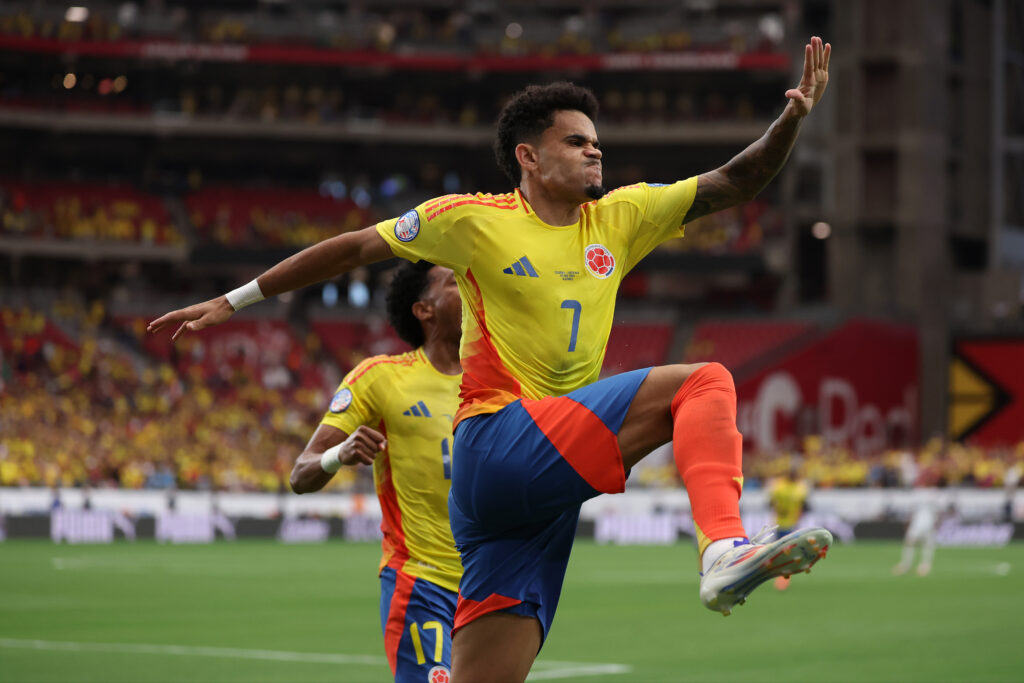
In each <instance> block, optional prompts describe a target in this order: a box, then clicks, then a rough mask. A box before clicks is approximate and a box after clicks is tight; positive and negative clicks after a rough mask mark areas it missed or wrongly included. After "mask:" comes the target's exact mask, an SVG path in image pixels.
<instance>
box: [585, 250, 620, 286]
mask: <svg viewBox="0 0 1024 683" xmlns="http://www.w3.org/2000/svg"><path fill="white" fill-rule="evenodd" d="M583 262H584V263H585V264H586V265H587V270H589V271H590V274H591V275H593V276H594V277H596V278H597V279H599V280H604V279H605V278H606V277H608V276H609V275H611V274H612V273H614V272H615V257H614V256H613V255H612V252H611V249H609V248H608V247H606V246H604V245H603V244H591V245H590V246H588V247H587V248H586V249H584V250H583Z"/></svg>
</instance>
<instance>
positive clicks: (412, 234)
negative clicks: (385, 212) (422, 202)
mask: <svg viewBox="0 0 1024 683" xmlns="http://www.w3.org/2000/svg"><path fill="white" fill-rule="evenodd" d="M418 234H420V215H419V214H418V213H417V212H416V209H411V210H409V211H406V212H405V213H403V214H402V217H401V218H399V219H398V222H397V223H395V237H397V238H398V239H399V241H401V242H412V241H413V240H414V239H416V235H418Z"/></svg>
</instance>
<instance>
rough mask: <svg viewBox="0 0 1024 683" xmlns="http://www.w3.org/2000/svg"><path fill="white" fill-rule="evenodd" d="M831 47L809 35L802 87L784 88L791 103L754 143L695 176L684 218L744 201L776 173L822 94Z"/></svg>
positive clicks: (705, 213)
mask: <svg viewBox="0 0 1024 683" xmlns="http://www.w3.org/2000/svg"><path fill="white" fill-rule="evenodd" d="M831 55H832V46H831V45H829V44H827V43H825V44H822V42H821V38H818V37H817V36H815V37H813V38H811V42H810V43H809V44H807V45H805V46H804V71H803V76H802V77H801V79H800V85H798V86H797V87H796V88H793V89H792V90H787V91H786V97H788V98H789V102H788V103H787V104H786V108H785V109H784V110H783V112H782V115H781V116H780V117H779V118H778V119H777V120H776V121H775V122H774V123H773V124H772V125H771V126H770V127H769V128H768V132H766V133H765V134H764V136H762V137H761V139H759V140H758V141H757V142H755V143H754V144H752V145H750V146H749V147H747V148H746V149H745V150H743V151H742V152H740V153H739V154H737V155H736V156H735V157H733V158H732V159H731V160H730V161H729V163H727V164H726V165H725V166H722V167H721V168H718V169H715V170H714V171H710V172H708V173H702V174H701V175H700V176H698V178H697V195H696V197H695V198H694V200H693V205H692V206H691V207H690V210H689V211H688V212H687V214H686V218H685V219H684V222H686V223H688V222H690V221H692V220H694V219H695V218H700V217H701V216H706V215H707V214H709V213H714V212H715V211H721V210H722V209H727V208H729V207H730V206H735V205H737V204H742V203H743V202H748V201H750V200H751V199H753V198H754V197H756V196H757V194H758V193H759V192H760V191H761V190H763V189H764V188H765V186H766V185H768V183H769V182H770V181H771V179H772V178H774V177H775V174H777V173H778V172H779V170H780V169H781V168H782V166H783V164H785V163H786V159H788V158H789V153H790V151H791V150H792V149H793V143H794V142H796V136H797V133H798V132H799V131H800V122H801V121H803V118H804V117H805V116H807V115H808V114H809V113H810V112H811V109H812V108H813V107H814V105H816V104H817V103H818V101H819V100H820V99H821V96H822V95H824V94H825V86H827V85H828V62H829V58H830V57H831Z"/></svg>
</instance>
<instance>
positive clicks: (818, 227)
mask: <svg viewBox="0 0 1024 683" xmlns="http://www.w3.org/2000/svg"><path fill="white" fill-rule="evenodd" d="M811 234H812V235H814V236H815V237H816V238H818V239H819V240H827V239H828V238H829V236H830V235H831V234H832V226H831V225H829V224H828V223H826V222H825V221H818V222H817V223H815V224H814V225H812V226H811Z"/></svg>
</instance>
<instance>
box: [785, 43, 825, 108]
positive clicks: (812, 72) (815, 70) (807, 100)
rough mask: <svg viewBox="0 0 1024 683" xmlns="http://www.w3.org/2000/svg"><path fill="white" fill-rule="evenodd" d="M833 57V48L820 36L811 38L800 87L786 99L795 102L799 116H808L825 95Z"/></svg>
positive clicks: (806, 48)
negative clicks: (830, 58)
mask: <svg viewBox="0 0 1024 683" xmlns="http://www.w3.org/2000/svg"><path fill="white" fill-rule="evenodd" d="M831 56H832V46H831V45H830V44H828V43H822V42H821V38H819V37H818V36H814V37H813V38H811V42H810V43H809V44H807V45H805V46H804V73H803V76H802V77H801V78H800V85H798V86H797V87H795V88H793V89H792V90H787V91H786V97H788V98H789V99H790V100H792V101H793V106H794V108H795V109H796V114H797V115H799V116H807V115H808V114H809V113H811V109H812V108H813V107H814V105H816V104H817V103H818V100H820V99H821V96H822V95H824V94H825V86H827V85H828V60H829V57H831Z"/></svg>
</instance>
